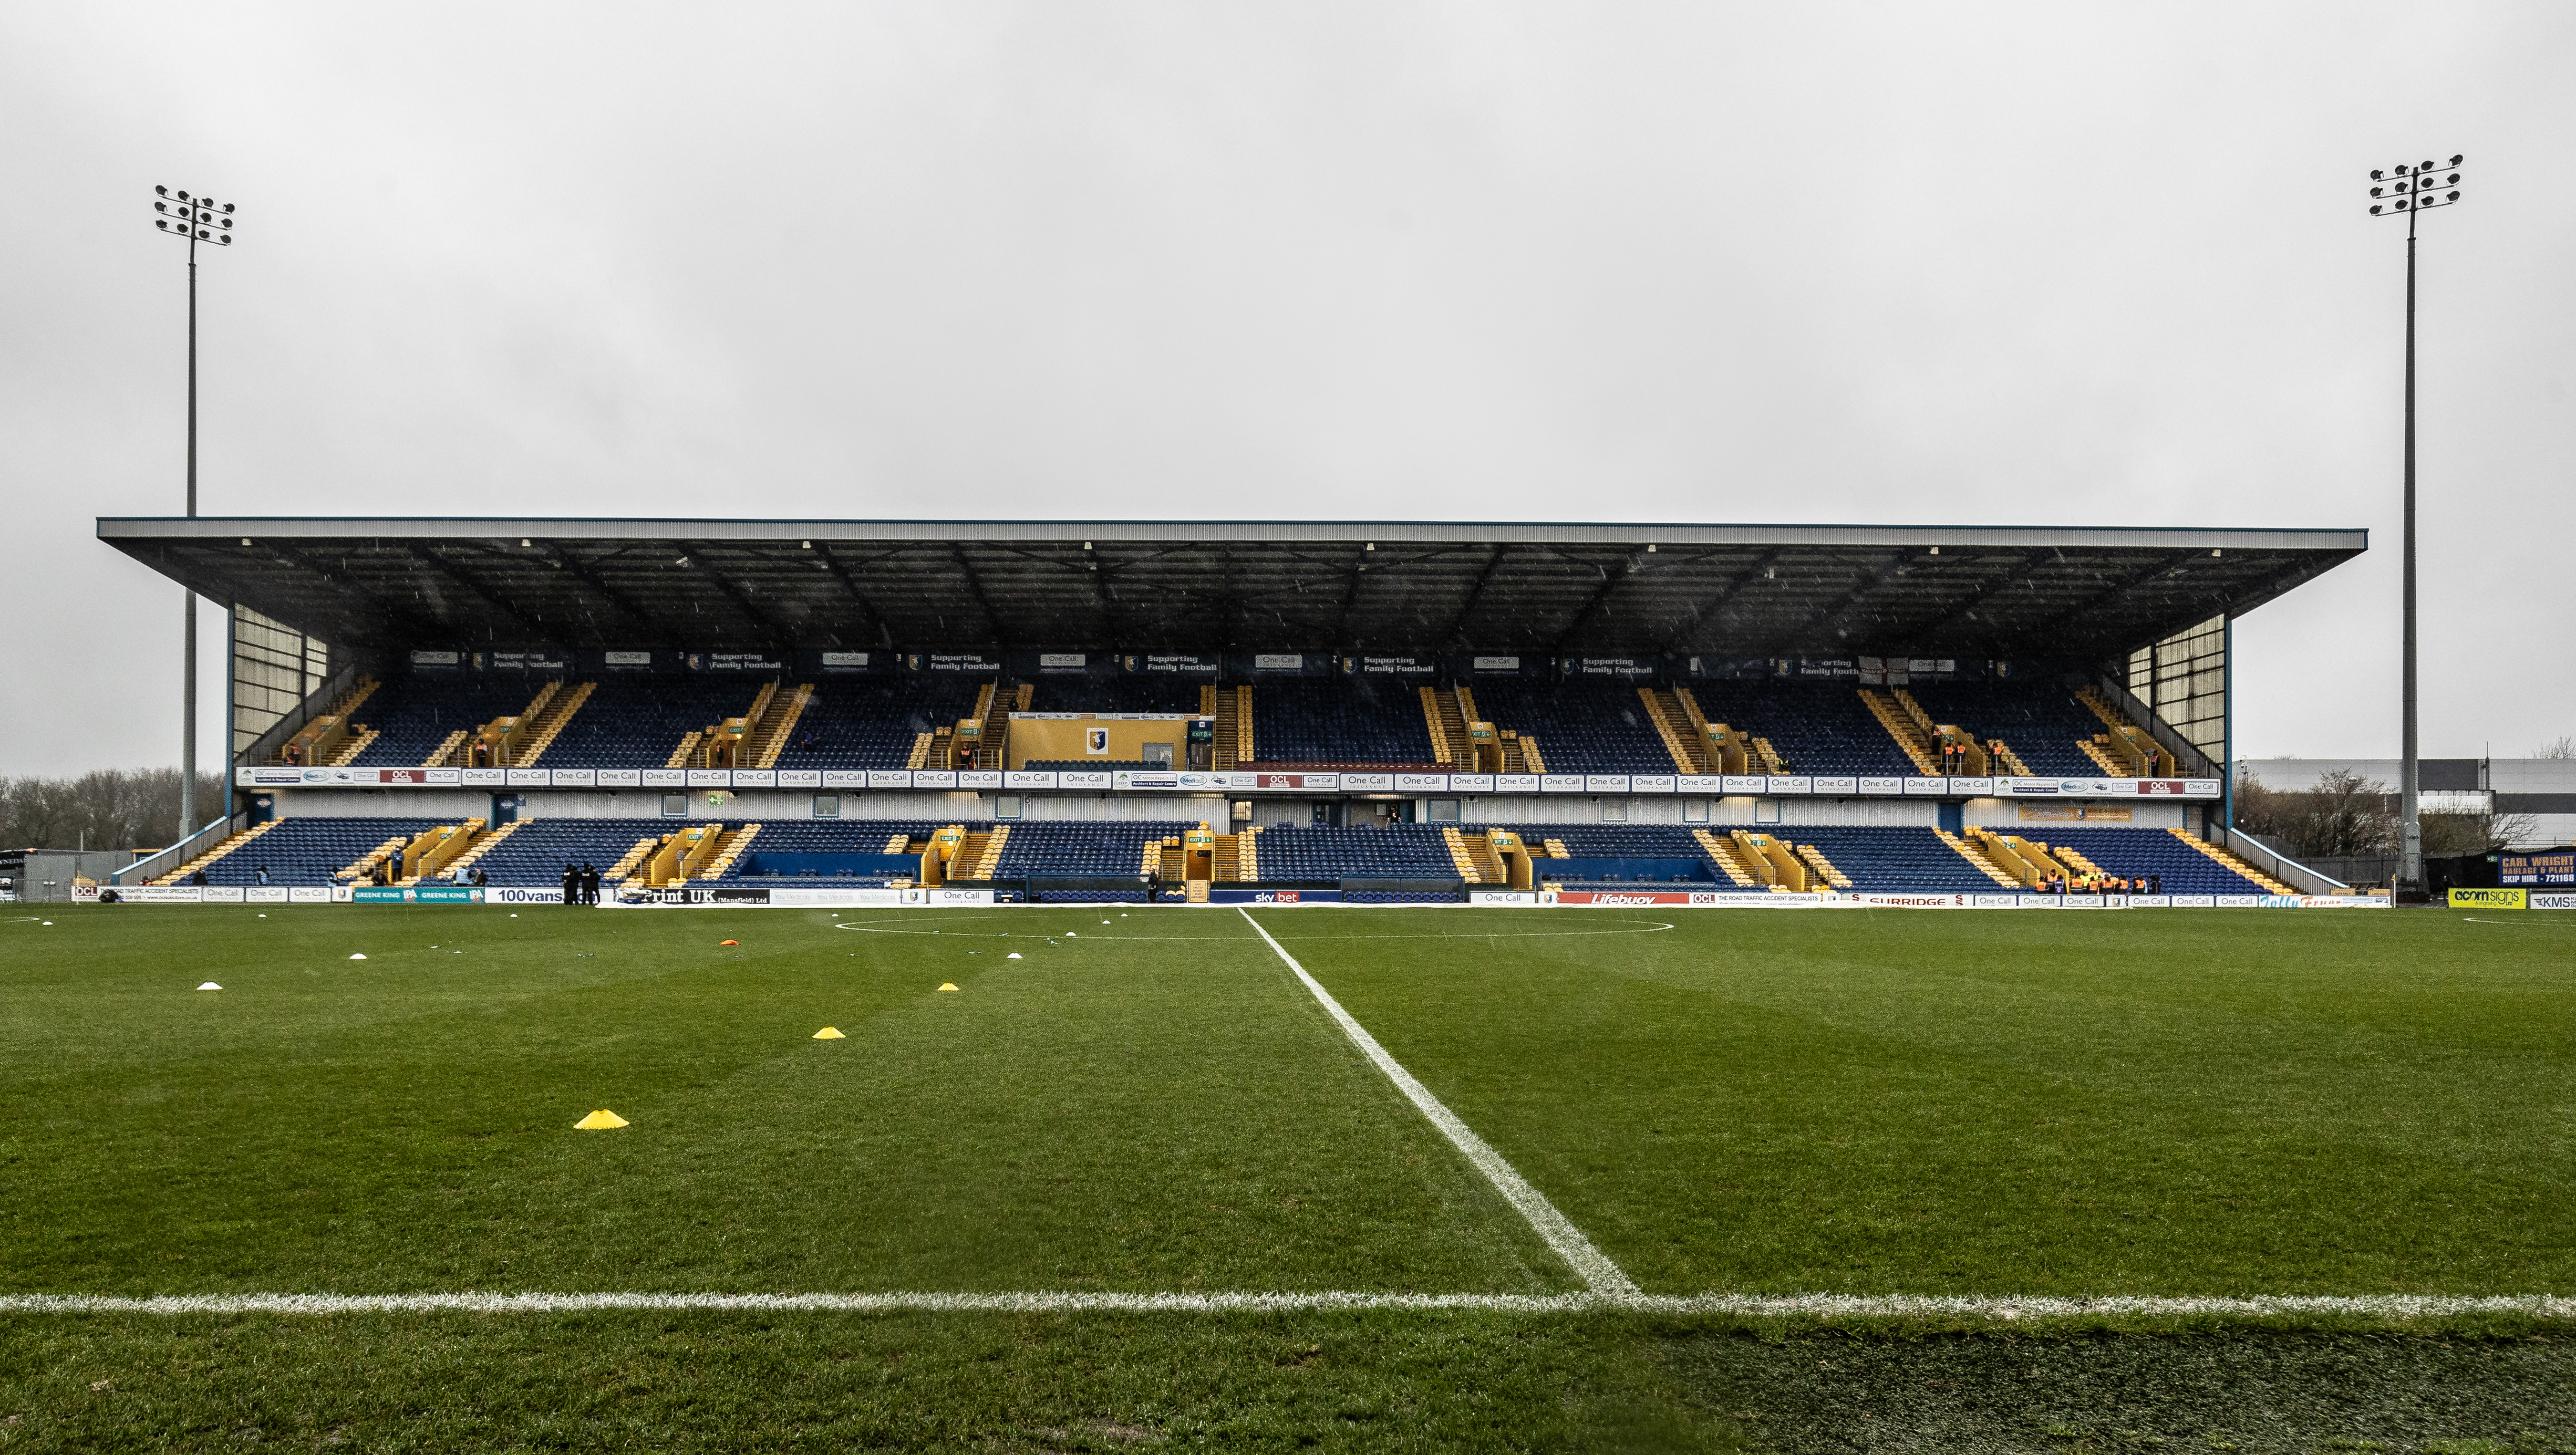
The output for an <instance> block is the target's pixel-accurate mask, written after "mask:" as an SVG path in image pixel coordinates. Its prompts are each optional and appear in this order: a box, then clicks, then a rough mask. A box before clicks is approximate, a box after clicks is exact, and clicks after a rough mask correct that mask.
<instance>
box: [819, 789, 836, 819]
mask: <svg viewBox="0 0 2576 1455" xmlns="http://www.w3.org/2000/svg"><path fill="white" fill-rule="evenodd" d="M814 816H815V817H816V818H839V817H840V816H841V795H839V794H837V793H817V794H815V795H814Z"/></svg>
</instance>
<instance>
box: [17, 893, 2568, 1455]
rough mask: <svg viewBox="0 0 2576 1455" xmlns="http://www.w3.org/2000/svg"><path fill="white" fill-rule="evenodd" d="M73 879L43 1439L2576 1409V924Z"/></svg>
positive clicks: (909, 1435) (1238, 1439) (1455, 1444)
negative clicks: (728, 899) (970, 900)
mask: <svg viewBox="0 0 2576 1455" xmlns="http://www.w3.org/2000/svg"><path fill="white" fill-rule="evenodd" d="M41 908H42V907H39V906H16V907H13V912H12V914H11V915H10V916H9V917H8V918H7V921H6V923H0V997H5V1001H0V1004H5V1013H0V1248H5V1249H6V1255H5V1258H0V1450H9V1449H45V1448H65V1449H70V1448H101V1447H109V1446H133V1447H153V1446H164V1447H172V1448H193V1447H211V1446H216V1445H222V1446H225V1447H226V1448H236V1447H238V1446H239V1445H240V1444H243V1443H247V1442H252V1441H264V1442H275V1441H279V1440H284V1441H287V1442H290V1443H294V1444H297V1445H298V1446H299V1448H301V1447H304V1446H312V1447H316V1448H321V1447H325V1446H327V1447H330V1448H342V1447H344V1446H345V1447H346V1448H354V1449H424V1450H427V1449H452V1448H496V1449H508V1448H532V1449H533V1448H581V1449H595V1448H628V1447H632V1448H656V1449H734V1448H782V1447H787V1448H793V1447H809V1448H814V1449H841V1448H850V1447H853V1446H862V1447H863V1446H878V1447H885V1448H947V1447H954V1448H969V1449H978V1450H1023V1449H1025V1450H1073V1449H1124V1448H1140V1447H1145V1446H1149V1445H1152V1444H1156V1443H1166V1444H1203V1445H1207V1446H1210V1447H1212V1448H1260V1449H1267V1448H1282V1449H1286V1448H1304V1447H1309V1446H1321V1447H1325V1448H1353V1449H1361V1448H1367V1449H1381V1448H1423V1449H1450V1448H1455V1449H1493V1448H1531V1449H1541V1448H1586V1447H1601V1448H1711V1449H1719V1448H1779V1449H1786V1450H1811V1449H1812V1450H1841V1449H1863V1448H1868V1449H1881V1450H1889V1449H1909V1448H1919V1449H1951V1450H1955V1449H1977V1448H1991V1449H2015V1450H2018V1449H2032V1450H2038V1449H2057V1450H2072V1449H2087V1448H2089V1449H2109V1448H2118V1447H2121V1446H2123V1445H2124V1444H2127V1443H2132V1442H2144V1441H2146V1440H2148V1439H2149V1438H2150V1437H2157V1438H2163V1439H2166V1440H2170V1441H2183V1442H2189V1443H2192V1444H2195V1445H2199V1446H2201V1447H2203V1448H2243V1449H2249V1450H2252V1449H2282V1450H2309V1449H2322V1448H2329V1447H2330V1446H2331V1445H2332V1444H2333V1442H2334V1441H2337V1440H2340V1441H2342V1442H2344V1446H2345V1447H2347V1448H2361V1447H2358V1446H2354V1445H2353V1444H2352V1442H2354V1441H2362V1440H2377V1441H2379V1442H2381V1443H2382V1446H2383V1447H2386V1448H2397V1449H2409V1448H2421V1449H2426V1450H2442V1449H2452V1450H2461V1451H2465V1450H2471V1449H2481V1450H2483V1449H2495V1450H2509V1449H2524V1448H2527V1449H2567V1448H2576V1392H2571V1390H2576V1357H2571V1355H2570V1353H2568V1352H2565V1351H2569V1350H2570V1349H2571V1343H2570V1342H2569V1340H2570V1337H2571V1336H2576V1329H2571V1328H2570V1322H2571V1320H2570V1305H2569V1304H2568V1303H2567V1301H2566V1299H2565V1297H2564V1296H2565V1295H2567V1294H2569V1293H2571V1292H2576V1206H2571V1199H2570V1196H2569V1193H2570V1190H2571V1187H2576V1136H2571V1132H2576V997H2571V994H2570V992H2571V989H2576V916H2566V917H2563V918H2562V917H2556V916H2551V915H2547V914H2527V913H2526V914H2515V913H2499V912H2483V911H2481V912H2478V913H2476V914H2474V915H2464V914H2462V913H2459V912H2455V911H2420V912H2410V911H2390V912H2382V913H2367V914H2364V913H2350V914H2323V913H2303V912H2264V911H2192V910H2143V911H2134V912H2112V913H2097V914H2085V915H2075V914H2045V915H2042V914H2008V913H1970V912H1961V913H1940V912H1921V911H1902V910H1849V911H1832V912H1813V913H1795V912H1770V913H1765V912H1754V911H1743V912H1733V913H1729V912H1722V911H1673V912H1668V913H1664V914H1657V913H1655V912H1653V911H1647V910H1635V911H1630V910H1573V909H1568V910H1482V909H1411V910H1407V909H1368V910H1362V909H1331V908H1321V907H1301V908H1295V909H1287V908H1256V909H1253V910H1251V911H1250V912H1248V913H1241V912H1237V911H1235V910H1232V909H1196V910H1185V909H1178V908H1158V909H1152V910H1146V909H1126V910H1122V909H1120V908H1117V907H1109V908H1090V909H1085V908H1077V907H1045V908H996V909H988V910H960V911H937V910H912V911H894V910H878V911H841V912H827V911H789V910H734V911H728V910H723V909H707V910H673V911H668V912H649V911H648V912H625V911H606V912H602V911H584V910H576V909H560V908H551V907H532V908H523V909H521V910H519V911H517V912H516V913H515V914H511V913H505V912H503V911H501V910H499V909H497V908H488V907H487V908H470V907H457V908H450V907H429V906H420V907H407V906H382V907H379V906H347V907H341V906H332V907H319V906H314V907H306V906H295V907H285V906H275V907H269V908H267V909H266V910H265V912H264V913H263V912H262V911H261V910H260V909H259V908H257V907H250V906H239V907H236V906H226V907H213V906H208V907H203V908H192V907H139V906H106V907H80V908H73V907H69V906H61V907H55V908H54V909H53V910H52V911H51V912H50V913H31V912H29V911H36V910H40V909H41ZM48 919H49V920H50V921H51V923H50V924H48V923H46V922H45V921H46V920H48ZM1264 930H1266V931H1267V932H1268V935H1269V936H1271V937H1274V938H1275V940H1276V946H1275V947H1274V945H1273V944H1272V943H1271V940H1270V939H1265V937H1264V935H1263V933H1262V931H1264ZM729 939H730V940H738V941H739V942H740V943H739V944H738V945H733V946H727V945H724V944H722V943H720V942H722V941H725V940H729ZM360 954H363V955H364V956H365V957H366V958H364V959H363V960H359V959H353V958H351V957H352V956H353V955H360ZM1014 954H1016V955H1018V956H1019V957H1020V958H1017V959H1013V958H1010V957H1011V956H1012V955H1014ZM1290 957H1293V958H1294V961H1295V962H1296V964H1298V965H1301V966H1302V967H1303V968H1304V970H1305V971H1306V972H1307V974H1309V975H1311V976H1312V977H1313V980H1314V982H1315V983H1316V985H1317V986H1318V987H1320V988H1321V990H1322V991H1324V992H1327V993H1329V995H1330V997H1331V998H1332V999H1333V1000H1334V1001H1336V1002H1338V1004H1339V1005H1340V1006H1341V1007H1342V1008H1343V1009H1344V1010H1345V1011H1346V1012H1347V1014H1348V1016H1349V1017H1350V1019H1351V1020H1352V1021H1354V1022H1355V1023H1356V1025H1357V1026H1358V1027H1361V1028H1364V1031H1365V1034H1367V1035H1369V1036H1372V1037H1374V1040H1375V1042H1376V1044H1377V1045H1378V1046H1380V1047H1382V1048H1383V1055H1384V1056H1385V1057H1386V1058H1389V1059H1390V1060H1391V1061H1392V1062H1393V1063H1395V1065H1396V1066H1398V1067H1400V1068H1401V1070H1400V1072H1399V1073H1396V1074H1407V1073H1409V1076H1410V1077H1411V1078H1412V1079H1414V1080H1416V1081H1418V1083H1419V1085H1420V1087H1421V1088H1422V1089H1423V1090H1424V1091H1425V1092H1426V1093H1427V1095H1428V1097H1430V1098H1436V1106H1437V1107H1438V1108H1445V1112H1446V1113H1447V1114H1451V1115H1453V1116H1454V1118H1455V1120H1456V1122H1458V1123H1463V1126H1464V1128H1465V1129H1467V1130H1468V1132H1469V1139H1470V1140H1471V1141H1480V1144H1481V1145H1482V1146H1483V1147H1486V1148H1490V1151H1491V1157H1492V1159H1494V1163H1495V1165H1497V1166H1501V1165H1502V1164H1508V1165H1507V1166H1503V1167H1502V1172H1501V1174H1500V1177H1501V1179H1502V1181H1501V1182H1498V1181H1497V1178H1496V1176H1495V1175H1492V1173H1491V1169H1490V1168H1489V1167H1487V1166H1486V1165H1484V1164H1482V1163H1480V1162H1479V1161H1477V1160H1475V1159H1474V1158H1472V1157H1471V1156H1470V1155H1468V1153H1467V1152H1466V1151H1462V1149H1461V1147H1460V1146H1459V1145H1457V1144H1455V1143H1453V1142H1452V1141H1451V1140H1450V1139H1449V1138H1448V1137H1447V1136H1445V1135H1444V1134H1443V1132H1442V1130H1441V1129H1440V1126H1439V1125H1437V1124H1436V1123H1435V1121H1434V1119H1433V1117H1432V1116H1429V1115H1426V1112H1425V1109H1424V1108H1423V1107H1421V1106H1418V1105H1417V1104H1416V1103H1415V1102H1414V1101H1412V1100H1408V1099H1407V1096H1406V1094H1405V1092H1404V1091H1403V1090H1402V1089H1401V1088H1400V1087H1399V1085H1398V1084H1397V1081H1396V1080H1394V1079H1392V1078H1391V1075H1390V1072H1389V1070H1388V1069H1387V1068H1384V1067H1382V1066H1381V1065H1379V1064H1377V1063H1376V1062H1374V1061H1373V1060H1372V1059H1371V1058H1370V1057H1369V1056H1368V1055H1367V1054H1365V1053H1364V1050H1363V1048H1361V1047H1360V1046H1359V1045H1357V1044H1356V1043H1355V1042H1354V1040H1353V1038H1352V1037H1351V1036H1350V1035H1348V1034H1346V1033H1345V1030H1344V1028H1343V1027H1342V1026H1341V1025H1340V1024H1339V1023H1338V1022H1337V1021H1336V1019H1335V1018H1334V1016H1333V1015H1332V1013H1331V1011H1330V1009H1329V1008H1328V1007H1327V1006H1326V1005H1325V1004H1324V1003H1323V1001H1322V999H1320V998H1319V996H1318V995H1317V994H1315V993H1313V992H1311V991H1310V989H1309V988H1308V986H1307V985H1306V984H1305V983H1303V981H1301V979H1300V977H1299V976H1298V975H1297V974H1296V973H1295V972H1294V971H1293V970H1292V968H1291V965H1290V963H1289V959H1290ZM204 981H213V982H216V983H219V984H220V985H221V986H222V987H223V988H222V989H221V990H220V991H201V990H198V989H197V988H196V987H197V985H198V984H199V983H200V982H204ZM943 985H953V986H954V987H955V989H953V990H945V989H942V988H941V987H942V986H943ZM825 1026H831V1027H835V1028H837V1029H838V1030H839V1031H841V1032H842V1033H843V1036H842V1038H840V1039H824V1040H818V1039H814V1033H815V1032H816V1031H817V1030H819V1029H821V1028H823V1027H825ZM600 1109H606V1110H610V1111H613V1112H615V1113H616V1114H617V1115H618V1116H620V1117H623V1118H625V1119H626V1121H627V1122H628V1125H626V1126H624V1127H622V1128H617V1129H614V1130H604V1131H584V1130H576V1129H575V1128H574V1123H575V1122H576V1121H578V1120H580V1119H581V1118H583V1117H584V1116H585V1115H586V1114H588V1113H590V1112H592V1111H594V1110H600ZM1516 1180H1525V1183H1526V1186H1527V1188H1528V1189H1531V1190H1532V1195H1533V1196H1534V1197H1535V1198H1536V1199H1539V1200H1540V1202H1539V1203H1538V1205H1539V1206H1540V1207H1541V1208H1549V1207H1552V1209H1553V1210H1554V1213H1555V1214H1561V1218H1562V1221H1563V1223H1565V1224H1569V1225H1570V1226H1571V1228H1572V1229H1574V1230H1578V1231H1577V1232H1576V1233H1575V1236H1576V1237H1577V1238H1578V1239H1581V1240H1588V1246H1589V1247H1590V1248H1591V1249H1596V1250H1597V1251H1598V1254H1599V1256H1600V1257H1602V1258H1605V1259H1606V1260H1608V1263H1609V1264H1613V1265H1615V1269H1613V1270H1612V1272H1611V1275H1610V1277H1611V1279H1612V1280H1614V1281H1612V1282H1605V1281H1604V1280H1603V1279H1602V1278H1601V1277H1599V1276H1595V1277H1593V1278H1591V1279H1589V1280H1587V1278H1586V1277H1585V1276H1584V1273H1583V1272H1582V1271H1581V1270H1580V1269H1579V1268H1578V1267H1577V1266H1575V1265H1572V1264H1569V1262H1568V1260H1567V1258H1566V1256H1564V1254H1565V1248H1564V1244H1563V1240H1562V1239H1561V1238H1558V1239H1552V1238H1551V1236H1550V1234H1548V1233H1547V1232H1546V1231H1544V1230H1543V1229H1544V1227H1545V1225H1546V1224H1545V1220H1544V1218H1539V1219H1534V1218H1533V1217H1532V1216H1531V1215H1529V1206H1528V1204H1527V1203H1519V1204H1516V1202H1515V1201H1514V1200H1512V1198H1511V1197H1510V1196H1509V1195H1508V1189H1507V1187H1506V1186H1505V1184H1507V1183H1509V1182H1512V1181H1516ZM1629 1281H1632V1282H1633V1285H1634V1288H1635V1290H1636V1291H1637V1292H1636V1294H1635V1295H1633V1296H1631V1295H1629V1294H1627V1293H1625V1292H1624V1291H1623V1287H1624V1283H1625V1282H1629ZM463 1294H487V1295H489V1294H507V1295H522V1294H524V1295H582V1294H596V1295H718V1296H752V1295H849V1296H865V1295H883V1296H886V1297H884V1298H883V1299H881V1300H879V1301H878V1302H876V1303H873V1304H872V1303H869V1302H867V1301H866V1300H865V1299H863V1298H843V1299H841V1300H840V1301H839V1303H838V1304H834V1303H833V1302H832V1301H831V1300H819V1301H809V1302H808V1303H807V1304H806V1305H804V1306H797V1305H794V1304H792V1303H791V1304H788V1305H783V1306H761V1305H759V1304H757V1303H756V1302H748V1301H737V1302H733V1303H725V1302H723V1301H722V1300H721V1299H719V1300H712V1301H710V1302H709V1304H708V1305H707V1306H694V1307H693V1306H687V1305H686V1304H685V1302H684V1301H682V1300H677V1299H664V1300H661V1301H659V1302H657V1301H655V1300H653V1299H650V1298H641V1299H638V1298H629V1299H626V1300H625V1302H624V1305H623V1306H618V1305H617V1303H616V1301H615V1300H608V1301H606V1302H607V1304H608V1305H609V1306H597V1307H585V1306H581V1305H579V1303H578V1302H577V1301H561V1302H558V1303H556V1304H551V1305H549V1304H546V1303H544V1302H543V1301H542V1300H536V1301H527V1302H522V1303H521V1304H518V1305H515V1306H508V1307H505V1308H503V1309H501V1310H499V1311H495V1310H492V1309H488V1308H487V1309H480V1310H478V1309H473V1308H465V1309H460V1308H456V1307H435V1306H423V1307H411V1306H405V1304H404V1302H403V1300H404V1298H405V1297H406V1296H416V1295H463ZM276 1295H327V1296H343V1297H346V1296H382V1297H383V1298H384V1299H385V1300H386V1301H385V1302H383V1303H379V1304H375V1305H365V1304H347V1303H343V1304H339V1305H331V1304H321V1305H315V1306H313V1307H315V1308H318V1309H320V1310H321V1311H281V1309H280V1308H278V1307H275V1306H270V1307H262V1306H261V1305H260V1300H262V1299H263V1298H269V1297H272V1296H276ZM939 1295H967V1296H970V1297H968V1298H966V1299H963V1300H960V1301H957V1302H956V1305H955V1306H943V1304H942V1301H941V1299H940V1298H938V1297H937V1296H939ZM1237 1295H1250V1296H1273V1297H1272V1301H1271V1302H1270V1303H1268V1304H1266V1305H1265V1304H1262V1303H1261V1302H1260V1299H1259V1298H1253V1299H1250V1300H1236V1301H1235V1302H1234V1303H1229V1302H1228V1299H1229V1298H1231V1297H1232V1296H1237ZM1328 1295H1348V1296H1352V1297H1350V1298H1348V1299H1342V1300H1338V1301H1337V1300H1336V1299H1334V1298H1331V1297H1327V1296H1328ZM1802 1295H1840V1296H1849V1297H1851V1298H1855V1299H1871V1298H1882V1297H1885V1296H1919V1297H1921V1298H1924V1299H1930V1300H1938V1299H1941V1298H1952V1299H1955V1300H1957V1301H1955V1302H1951V1303H1940V1302H1937V1301H1936V1302H1924V1303H1919V1304H1914V1305H1869V1304H1865V1303H1864V1304H1843V1305H1835V1304H1832V1303H1830V1302H1816V1301H1812V1300H1811V1301H1808V1302H1799V1301H1798V1299H1799V1296H1802ZM66 1296H68V1297H74V1298H91V1299H107V1300H123V1299H133V1300H142V1299H153V1298H172V1299H182V1300H184V1299H188V1298H200V1299H202V1300H204V1301H203V1302H201V1303H197V1304H193V1305H190V1304H184V1303H183V1304H181V1305H178V1306H177V1307H178V1308H179V1309H180V1311H145V1310H143V1309H137V1308H132V1307H127V1306H125V1305H123V1304H119V1303H114V1302H108V1303H87V1304H77V1305H73V1306H68V1307H66V1306H62V1305H59V1304H48V1302H47V1300H48V1299H53V1298H59V1297H66ZM2114 1296H2146V1297H2149V1298H2166V1299H2173V1300H2183V1301H2186V1302H2177V1303H2171V1304H2154V1303H2148V1304H2134V1305H2121V1304H2112V1305H2095V1306H2091V1307H2086V1308H2078V1309H2076V1310H2074V1311H2072V1312H2070V1311H2069V1309H2068V1306H2067V1305H2065V1304H2062V1303H2054V1302H2051V1300H2091V1299H2100V1298H2104V1297H2114ZM2274 1296H2287V1297H2308V1298H2314V1299H2319V1300H2325V1301H2323V1302H2316V1303H2310V1304H2291V1305H2280V1306H2260V1307H2252V1308H2248V1307H2243V1306H2224V1305H2201V1304H2196V1303H2191V1302H2187V1301H2189V1300H2197V1299H2260V1298H2266V1297H2274ZM2391 1296H2415V1297H2418V1298H2419V1299H2424V1300H2429V1301H2419V1302H2416V1303H2407V1302H2404V1301H2403V1298H2402V1297H2400V1298H2398V1299H2397V1301H2388V1300H2389V1299H2390V1298H2391ZM2496 1296H2511V1297H2521V1298H2529V1297H2531V1296H2555V1301H2554V1302H2545V1303H2526V1304H2522V1305H2514V1306H2507V1307H2495V1306H2479V1305H2475V1304H2468V1303H2460V1302H2449V1303H2446V1302H2442V1301H2441V1300H2442V1299H2445V1298H2448V1299H2454V1300H2457V1299H2476V1298H2481V1297H2485V1298H2492V1297H2496ZM1765 1299H1768V1300H1769V1301H1767V1302H1766V1301H1764V1300H1765ZM1688 1300H1696V1302H1686V1301H1688ZM2015 1300H2020V1302H2019V1303H2016V1302H2015ZM2333 1300H2346V1301H2347V1302H2341V1303H2337V1302H2332V1301H2333ZM1344 1305H1348V1306H1344ZM158 1307H159V1308H160V1309H169V1308H171V1307H172V1306H171V1305H166V1304H165V1305H161V1306H158ZM2481 1441H2483V1442H2486V1443H2483V1444H2481V1443H2480V1442H2481Z"/></svg>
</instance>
